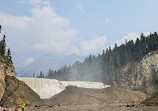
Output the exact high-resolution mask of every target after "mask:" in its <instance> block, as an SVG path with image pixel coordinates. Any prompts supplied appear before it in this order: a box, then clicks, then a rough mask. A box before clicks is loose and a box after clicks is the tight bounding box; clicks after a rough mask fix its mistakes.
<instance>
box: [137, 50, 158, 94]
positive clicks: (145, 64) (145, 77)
mask: <svg viewBox="0 0 158 111" xmlns="http://www.w3.org/2000/svg"><path fill="white" fill-rule="evenodd" d="M136 73H137V74H136V76H135V83H134V85H135V87H136V88H142V89H145V91H147V92H148V93H152V90H154V89H157V87H158V51H154V52H150V53H148V54H147V55H146V56H145V57H143V59H142V60H141V61H140V63H139V64H138V66H137V72H136ZM151 88H152V89H151Z"/></svg>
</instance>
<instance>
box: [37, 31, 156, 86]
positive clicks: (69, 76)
mask: <svg viewBox="0 0 158 111" xmlns="http://www.w3.org/2000/svg"><path fill="white" fill-rule="evenodd" d="M155 50H158V35H157V33H156V32H154V33H153V34H150V35H148V36H144V35H143V33H142V34H141V35H140V38H137V39H136V41H133V40H130V41H128V42H127V41H125V43H124V44H122V45H120V46H117V44H116V43H115V46H114V48H111V47H109V48H107V49H106V50H103V52H102V54H98V55H97V56H96V55H89V56H88V57H87V58H85V60H84V61H83V62H79V61H76V62H75V63H74V64H73V65H70V66H67V65H65V66H64V67H63V68H61V69H59V70H55V71H53V70H51V69H50V70H49V71H48V74H47V75H46V76H44V74H43V73H42V71H41V72H40V74H39V75H38V77H39V78H43V77H45V78H51V79H58V80H65V81H67V80H85V81H98V82H104V83H108V84H112V83H113V82H114V81H115V82H118V81H119V80H120V78H121V77H122V74H121V71H120V70H121V69H122V68H123V67H124V66H126V65H127V64H129V63H130V64H131V69H130V70H129V73H130V72H132V70H134V66H135V63H138V62H139V61H140V60H141V59H142V57H143V56H145V55H146V54H147V53H149V52H150V51H155Z"/></svg>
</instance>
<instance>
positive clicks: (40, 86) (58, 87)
mask: <svg viewBox="0 0 158 111" xmlns="http://www.w3.org/2000/svg"><path fill="white" fill-rule="evenodd" d="M17 78H18V79H19V80H21V81H23V82H25V83H26V84H27V85H28V86H29V87H30V88H31V89H32V90H33V91H35V92H36V93H37V94H38V95H39V96H40V97H41V99H47V98H50V97H52V96H54V95H56V94H58V93H60V92H61V91H63V90H64V89H65V87H66V86H69V85H72V86H77V87H82V88H93V89H94V88H95V89H102V88H107V87H110V86H109V85H105V84H103V83H100V82H87V81H59V80H56V79H45V78H24V77H17Z"/></svg>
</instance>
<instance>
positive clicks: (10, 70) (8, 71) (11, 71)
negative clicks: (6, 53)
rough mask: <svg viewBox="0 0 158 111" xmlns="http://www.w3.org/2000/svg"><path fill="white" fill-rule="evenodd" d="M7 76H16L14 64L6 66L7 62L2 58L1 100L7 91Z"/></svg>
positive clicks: (0, 66)
mask: <svg viewBox="0 0 158 111" xmlns="http://www.w3.org/2000/svg"><path fill="white" fill-rule="evenodd" d="M5 75H10V76H16V74H15V68H14V66H13V64H8V65H7V64H6V62H5V60H4V59H3V58H2V57H0V100H1V99H2V96H3V94H4V90H5Z"/></svg>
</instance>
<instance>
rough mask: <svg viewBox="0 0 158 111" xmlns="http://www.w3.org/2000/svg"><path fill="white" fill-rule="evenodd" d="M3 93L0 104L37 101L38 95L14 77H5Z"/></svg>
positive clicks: (8, 104) (9, 104) (10, 104)
mask: <svg viewBox="0 0 158 111" xmlns="http://www.w3.org/2000/svg"><path fill="white" fill-rule="evenodd" d="M5 82H6V88H5V93H4V95H3V97H2V100H1V102H0V104H1V106H12V105H16V104H22V103H27V104H30V103H32V102H35V101H39V100H40V97H39V96H38V95H37V94H36V93H35V92H34V91H33V90H32V89H31V88H30V87H28V86H27V85H26V84H25V83H24V82H22V81H19V80H18V79H17V78H16V77H13V76H8V75H6V77H5Z"/></svg>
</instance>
